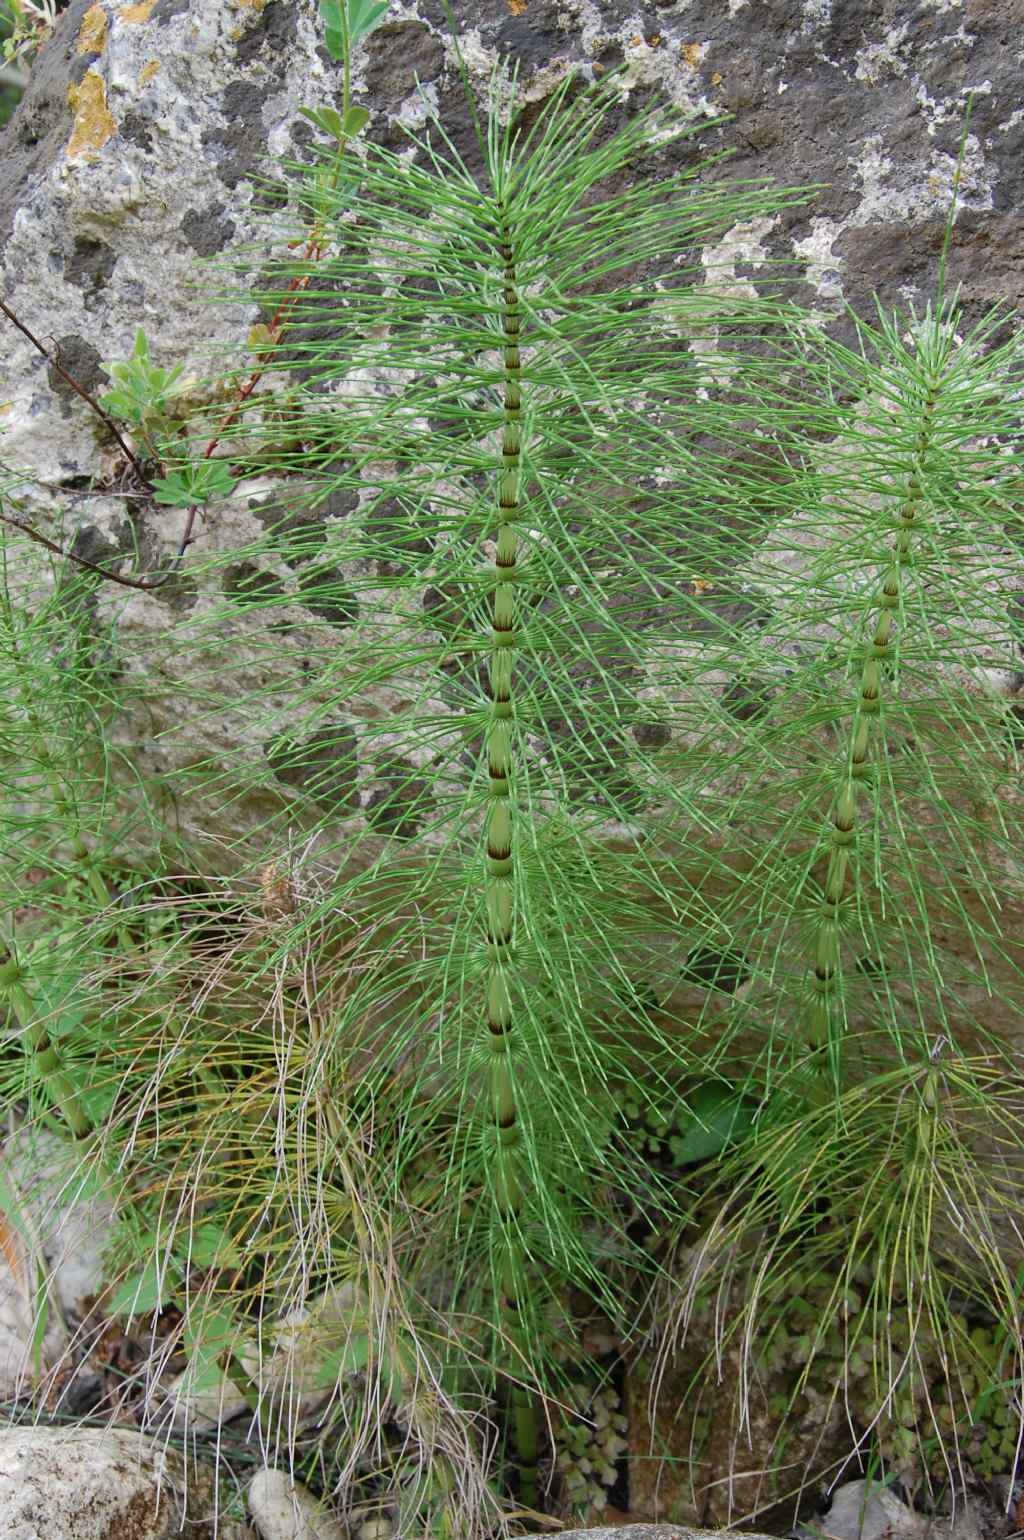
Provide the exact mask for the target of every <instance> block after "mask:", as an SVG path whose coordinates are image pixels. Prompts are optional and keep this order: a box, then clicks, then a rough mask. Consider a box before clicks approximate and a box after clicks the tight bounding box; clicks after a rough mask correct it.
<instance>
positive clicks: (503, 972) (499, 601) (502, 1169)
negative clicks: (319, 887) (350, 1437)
mask: <svg viewBox="0 0 1024 1540" xmlns="http://www.w3.org/2000/svg"><path fill="white" fill-rule="evenodd" d="M499 221H500V228H501V244H500V247H499V253H500V257H501V263H502V272H503V277H504V292H503V299H504V306H503V309H502V331H503V344H504V381H503V384H504V421H503V424H502V430H501V470H500V472H499V473H498V539H497V550H496V553H495V560H494V567H493V569H492V570H493V577H494V594H493V600H492V603H493V611H492V619H491V642H492V651H491V655H490V670H489V679H490V695H491V710H490V722H489V724H488V729H487V734H486V750H485V752H486V755H487V774H488V782H489V794H490V798H491V805H490V811H489V814H488V818H487V834H486V838H487V858H486V871H487V903H486V910H487V955H488V961H489V968H488V972H487V1034H486V1035H487V1046H488V1049H489V1051H490V1055H491V1059H490V1066H491V1067H490V1086H489V1094H490V1105H489V1108H488V1122H489V1124H490V1136H489V1142H488V1149H489V1150H490V1151H491V1152H492V1157H493V1162H494V1165H493V1171H492V1185H493V1192H494V1201H495V1203H496V1205H497V1210H498V1216H497V1217H498V1220H499V1227H500V1230H501V1233H502V1236H503V1245H504V1247H505V1249H506V1256H505V1257H504V1259H503V1260H502V1264H501V1267H500V1276H501V1281H502V1288H501V1292H502V1308H503V1310H504V1311H505V1312H506V1314H507V1315H508V1317H509V1319H510V1336H511V1338H512V1341H513V1342H514V1343H516V1344H517V1345H519V1344H520V1339H521V1336H522V1331H521V1324H520V1320H519V1298H518V1291H519V1287H520V1285H519V1284H518V1283H517V1281H516V1279H517V1271H518V1270H517V1267H516V1263H517V1260H519V1259H518V1258H517V1256H516V1240H515V1229H516V1225H517V1221H518V1218H519V1214H520V1212H521V1210H522V1206H523V1200H524V1192H523V1173H522V1162H521V1159H520V1155H521V1146H522V1132H521V1130H520V1127H519V1119H518V1112H517V1108H516V1086H515V1077H514V1068H513V1049H514V1022H513V1017H512V1001H511V995H510V991H509V969H510V966H511V963H512V947H513V941H514V934H515V891H514V881H515V876H514V854H513V832H514V828H513V814H512V755H513V729H512V718H513V716H514V711H513V702H512V677H513V676H512V660H513V653H512V649H513V648H514V647H515V645H516V642H517V638H518V633H517V630H516V620H517V615H516V600H515V574H516V561H517V555H518V539H517V536H516V531H515V523H516V519H517V517H518V514H519V479H520V469H521V457H522V451H523V444H522V395H521V391H520V368H521V363H520V357H519V330H520V305H519V292H518V287H517V283H516V265H515V252H514V250H513V246H512V233H511V230H510V228H509V224H508V218H507V215H506V213H505V211H504V208H503V206H502V205H499ZM512 1408H513V1422H514V1426H515V1440H516V1451H517V1454H518V1456H519V1479H520V1498H521V1500H522V1502H524V1503H525V1504H526V1505H527V1506H530V1507H532V1506H534V1505H535V1504H536V1502H537V1497H538V1487H537V1456H538V1450H539V1429H538V1419H537V1408H536V1403H535V1400H534V1398H533V1396H532V1395H530V1393H529V1392H528V1391H526V1390H523V1389H522V1388H521V1387H519V1386H516V1387H514V1388H513V1391H512Z"/></svg>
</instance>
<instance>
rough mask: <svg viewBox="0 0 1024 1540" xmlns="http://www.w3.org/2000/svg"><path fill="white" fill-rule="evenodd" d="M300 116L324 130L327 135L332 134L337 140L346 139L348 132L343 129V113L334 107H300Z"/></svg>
mask: <svg viewBox="0 0 1024 1540" xmlns="http://www.w3.org/2000/svg"><path fill="white" fill-rule="evenodd" d="M299 116H300V117H302V118H307V119H308V120H309V122H310V123H312V124H313V125H314V127H316V128H320V129H323V131H324V133H325V134H330V135H331V136H332V137H333V138H335V139H337V140H339V141H340V140H342V139H344V138H345V135H346V130H345V129H344V128H343V127H342V122H341V113H340V112H336V111H335V110H334V108H333V107H300V108H299Z"/></svg>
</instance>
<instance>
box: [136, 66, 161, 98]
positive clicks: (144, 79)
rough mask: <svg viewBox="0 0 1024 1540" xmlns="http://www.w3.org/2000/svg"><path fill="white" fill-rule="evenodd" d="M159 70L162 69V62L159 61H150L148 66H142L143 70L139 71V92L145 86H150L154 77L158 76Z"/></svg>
mask: <svg viewBox="0 0 1024 1540" xmlns="http://www.w3.org/2000/svg"><path fill="white" fill-rule="evenodd" d="M159 68H160V60H159V59H150V61H149V63H148V64H144V65H143V66H142V68H141V69H140V70H139V90H140V91H141V90H142V87H143V86H148V85H149V82H150V81H151V80H152V78H153V76H154V75H155V74H156V72H157V70H158V69H159Z"/></svg>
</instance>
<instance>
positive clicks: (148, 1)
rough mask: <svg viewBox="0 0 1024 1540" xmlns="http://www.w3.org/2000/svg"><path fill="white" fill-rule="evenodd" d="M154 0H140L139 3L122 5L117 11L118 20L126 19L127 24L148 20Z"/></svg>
mask: <svg viewBox="0 0 1024 1540" xmlns="http://www.w3.org/2000/svg"><path fill="white" fill-rule="evenodd" d="M155 5H156V0H142V3H141V4H140V5H123V6H122V7H121V9H120V10H119V11H118V13H117V19H118V21H126V22H127V23H128V24H129V26H136V25H137V24H138V23H139V22H140V21H148V20H149V17H150V13H151V12H152V10H153V7H154V6H155Z"/></svg>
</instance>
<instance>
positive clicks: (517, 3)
mask: <svg viewBox="0 0 1024 1540" xmlns="http://www.w3.org/2000/svg"><path fill="white" fill-rule="evenodd" d="M508 8H509V10H510V11H511V12H512V15H513V16H521V15H522V14H523V12H524V11H525V10H526V0H508Z"/></svg>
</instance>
